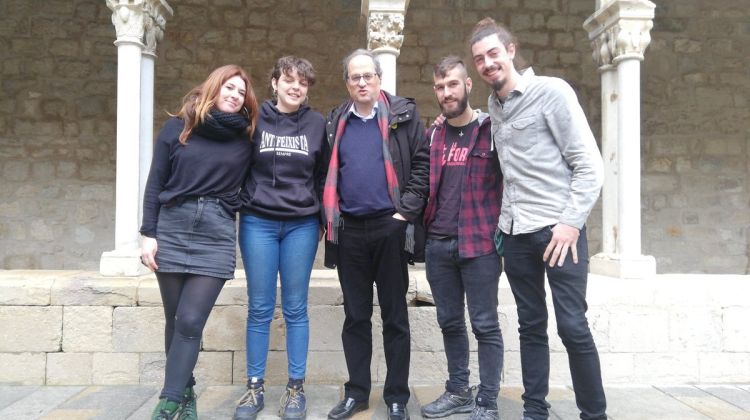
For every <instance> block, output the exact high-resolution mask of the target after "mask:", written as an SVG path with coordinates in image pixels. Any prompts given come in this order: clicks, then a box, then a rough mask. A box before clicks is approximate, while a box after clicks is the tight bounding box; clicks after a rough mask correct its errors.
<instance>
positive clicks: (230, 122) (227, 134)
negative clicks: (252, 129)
mask: <svg viewBox="0 0 750 420" xmlns="http://www.w3.org/2000/svg"><path fill="white" fill-rule="evenodd" d="M248 125H250V122H249V121H248V120H247V118H246V117H245V116H244V115H242V114H240V113H238V112H222V111H219V110H216V109H212V110H211V111H209V114H208V115H206V120H205V121H204V122H203V124H199V125H197V126H196V127H195V128H194V129H193V131H195V133H196V134H198V135H201V136H203V137H208V138H210V139H213V140H232V139H234V138H236V137H237V136H240V135H242V134H243V133H244V132H245V130H246V129H247V126H248Z"/></svg>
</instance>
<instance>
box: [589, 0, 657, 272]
mask: <svg viewBox="0 0 750 420" xmlns="http://www.w3.org/2000/svg"><path fill="white" fill-rule="evenodd" d="M596 4H597V11H596V12H595V13H594V14H593V15H591V16H590V17H589V18H588V19H587V20H586V22H585V23H584V25H583V26H584V28H585V29H586V30H587V31H588V33H589V38H590V39H591V43H592V46H593V50H594V54H593V58H594V62H596V63H597V64H598V65H599V68H600V71H601V74H602V76H601V77H602V153H603V157H604V165H605V176H606V178H605V183H604V188H603V191H602V234H603V237H602V253H601V254H597V255H595V256H594V257H592V258H591V272H593V273H598V274H605V275H610V276H615V277H625V278H643V277H647V276H651V275H653V274H655V273H656V263H655V260H654V258H653V257H651V256H646V255H641V125H640V118H641V107H640V103H641V94H640V89H641V86H640V84H641V83H640V65H641V64H640V62H641V61H642V60H643V53H644V51H645V50H646V47H647V46H648V44H649V42H650V41H651V38H650V34H649V31H650V30H651V27H652V26H653V22H652V20H653V17H654V8H655V5H654V4H653V3H651V2H650V1H647V0H608V1H597V3H596Z"/></svg>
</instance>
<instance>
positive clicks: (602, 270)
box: [589, 253, 656, 279]
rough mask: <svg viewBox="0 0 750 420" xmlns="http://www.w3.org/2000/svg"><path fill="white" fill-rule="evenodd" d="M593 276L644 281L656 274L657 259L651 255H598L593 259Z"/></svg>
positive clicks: (590, 264)
mask: <svg viewBox="0 0 750 420" xmlns="http://www.w3.org/2000/svg"><path fill="white" fill-rule="evenodd" d="M589 268H590V270H591V273H592V274H600V275H603V276H609V277H616V278H621V279H643V278H647V277H651V276H653V275H655V274H656V259H654V257H652V256H651V255H622V254H604V253H600V254H596V255H594V256H593V257H591V260H590V262H589Z"/></svg>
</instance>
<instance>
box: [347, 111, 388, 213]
mask: <svg viewBox="0 0 750 420" xmlns="http://www.w3.org/2000/svg"><path fill="white" fill-rule="evenodd" d="M339 154H340V156H341V159H340V162H341V163H340V164H339V182H338V188H339V197H340V201H339V206H340V208H341V212H342V213H344V214H349V215H352V216H359V217H367V216H380V215H383V214H385V213H388V212H394V211H395V210H394V208H393V202H392V201H391V197H390V196H389V195H388V181H387V180H386V177H385V162H384V161H383V138H382V137H381V135H380V129H379V128H378V120H377V118H370V119H369V120H362V119H361V118H359V117H357V116H356V115H354V114H352V115H350V116H349V118H348V119H347V121H346V127H345V128H344V135H343V136H342V137H341V145H340V146H339Z"/></svg>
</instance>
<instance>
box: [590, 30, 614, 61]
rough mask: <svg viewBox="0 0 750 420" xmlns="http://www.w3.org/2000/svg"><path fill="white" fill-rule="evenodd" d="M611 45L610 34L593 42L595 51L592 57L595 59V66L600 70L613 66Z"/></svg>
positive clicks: (605, 34) (592, 46)
mask: <svg viewBox="0 0 750 420" xmlns="http://www.w3.org/2000/svg"><path fill="white" fill-rule="evenodd" d="M609 44H610V36H609V33H608V32H604V33H602V34H601V35H599V36H598V37H596V38H594V39H592V40H591V48H592V49H593V50H594V52H593V53H592V54H591V57H592V58H593V59H594V64H596V65H597V67H599V68H602V67H605V66H609V65H611V64H612V48H611V47H610V45H609Z"/></svg>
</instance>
